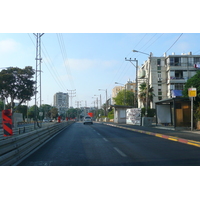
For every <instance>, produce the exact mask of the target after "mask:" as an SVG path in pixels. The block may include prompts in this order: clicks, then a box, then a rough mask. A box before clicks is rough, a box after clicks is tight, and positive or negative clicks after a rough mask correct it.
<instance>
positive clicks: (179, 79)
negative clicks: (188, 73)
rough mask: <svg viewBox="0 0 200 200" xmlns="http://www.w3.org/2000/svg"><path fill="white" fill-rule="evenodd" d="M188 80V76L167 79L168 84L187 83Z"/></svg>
mask: <svg viewBox="0 0 200 200" xmlns="http://www.w3.org/2000/svg"><path fill="white" fill-rule="evenodd" d="M187 80H188V78H187V77H185V78H179V77H170V78H169V79H168V80H167V84H171V83H186V82H187Z"/></svg>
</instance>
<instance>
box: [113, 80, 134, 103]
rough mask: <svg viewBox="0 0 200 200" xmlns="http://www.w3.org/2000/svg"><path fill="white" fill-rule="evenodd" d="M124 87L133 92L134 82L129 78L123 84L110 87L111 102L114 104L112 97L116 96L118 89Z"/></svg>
mask: <svg viewBox="0 0 200 200" xmlns="http://www.w3.org/2000/svg"><path fill="white" fill-rule="evenodd" d="M124 89H126V91H131V92H134V93H135V89H136V83H135V82H133V81H131V80H130V79H129V80H128V81H127V83H126V84H124V86H116V87H114V88H113V89H112V104H113V105H114V104H115V101H114V100H113V98H115V97H116V96H117V94H118V93H119V91H121V90H124Z"/></svg>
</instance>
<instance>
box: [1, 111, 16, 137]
mask: <svg viewBox="0 0 200 200" xmlns="http://www.w3.org/2000/svg"><path fill="white" fill-rule="evenodd" d="M2 122H3V130H4V136H11V135H13V130H12V113H11V110H10V109H7V110H3V111H2Z"/></svg>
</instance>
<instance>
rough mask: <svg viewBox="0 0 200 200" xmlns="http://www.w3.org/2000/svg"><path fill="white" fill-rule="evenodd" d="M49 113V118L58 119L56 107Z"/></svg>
mask: <svg viewBox="0 0 200 200" xmlns="http://www.w3.org/2000/svg"><path fill="white" fill-rule="evenodd" d="M50 113H51V118H57V117H58V109H57V108H56V107H53V108H51V110H50Z"/></svg>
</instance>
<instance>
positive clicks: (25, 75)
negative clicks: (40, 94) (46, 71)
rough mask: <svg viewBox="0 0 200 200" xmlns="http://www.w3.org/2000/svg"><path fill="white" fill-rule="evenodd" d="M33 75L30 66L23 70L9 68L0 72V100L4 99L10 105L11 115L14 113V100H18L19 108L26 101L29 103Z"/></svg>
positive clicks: (32, 93) (33, 82) (32, 87)
mask: <svg viewBox="0 0 200 200" xmlns="http://www.w3.org/2000/svg"><path fill="white" fill-rule="evenodd" d="M34 74H35V72H34V70H33V69H32V67H31V66H28V67H25V68H24V69H21V68H18V67H9V68H7V69H4V70H2V71H1V72H0V98H1V99H6V101H7V104H8V103H10V105H11V110H12V113H14V112H15V110H16V108H17V107H16V108H14V100H18V101H19V104H18V106H20V105H21V104H22V103H25V102H26V101H30V100H31V97H32V96H33V95H34V84H35V81H33V80H32V78H33V75H34Z"/></svg>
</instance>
